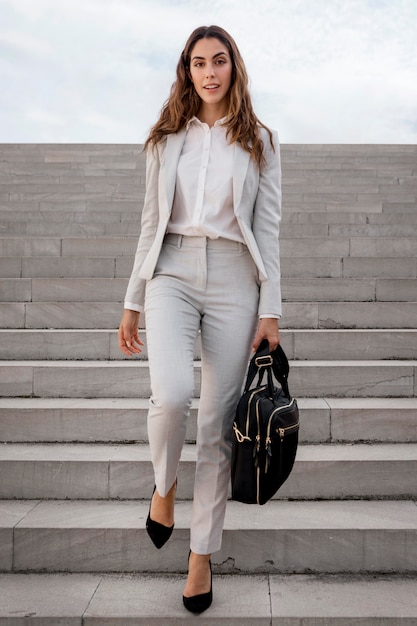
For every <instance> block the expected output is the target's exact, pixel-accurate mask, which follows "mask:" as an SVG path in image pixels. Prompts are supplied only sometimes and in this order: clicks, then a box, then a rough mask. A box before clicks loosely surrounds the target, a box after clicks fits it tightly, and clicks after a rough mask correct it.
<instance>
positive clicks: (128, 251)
mask: <svg viewBox="0 0 417 626" xmlns="http://www.w3.org/2000/svg"><path fill="white" fill-rule="evenodd" d="M137 243H138V238H137V236H135V237H129V236H126V237H107V238H106V237H96V238H89V239H85V238H81V239H80V238H77V237H72V238H66V239H63V241H62V256H64V257H66V256H76V257H92V256H93V257H109V256H114V257H118V256H132V255H134V254H135V251H136V246H137Z"/></svg>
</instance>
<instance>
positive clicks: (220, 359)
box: [145, 234, 259, 554]
mask: <svg viewBox="0 0 417 626" xmlns="http://www.w3.org/2000/svg"><path fill="white" fill-rule="evenodd" d="M258 300H259V283H258V277H257V269H256V266H255V263H254V261H253V259H252V257H251V255H250V253H249V252H248V250H247V247H246V246H245V245H243V244H241V243H237V242H232V241H229V240H226V239H214V240H211V239H207V238H206V237H185V236H184V237H183V236H181V235H173V234H170V235H167V236H166V237H165V240H164V244H163V246H162V250H161V253H160V257H159V260H158V264H157V266H156V270H155V275H154V277H153V278H152V280H150V281H149V282H148V283H147V287H146V298H145V315H146V336H147V345H148V355H149V365H150V376H151V389H152V396H151V398H150V406H149V413H148V434H149V444H150V450H151V458H152V463H153V467H154V472H155V484H156V486H157V489H158V493H160V495H161V496H165V495H166V493H167V492H168V491H169V489H170V487H171V486H172V485H173V483H174V481H175V478H176V475H177V470H178V465H179V461H180V456H181V450H182V447H183V444H184V439H185V431H186V422H187V418H188V416H189V412H190V407H191V401H192V398H193V395H194V348H195V343H196V339H197V336H198V331H199V330H201V391H200V401H199V410H198V421H197V444H196V449H197V463H196V472H195V482H194V498H193V509H192V519H191V543H190V547H191V550H192V551H193V552H195V553H197V554H211V553H212V552H216V551H217V550H219V549H220V547H221V539H222V531H223V524H224V516H225V510H226V500H227V496H228V488H229V482H230V458H231V445H232V425H233V419H234V414H235V409H236V404H237V401H238V400H239V397H240V394H241V391H242V384H243V381H244V377H245V372H246V368H247V365H248V359H249V355H250V350H251V344H252V341H253V338H254V333H255V330H256V325H257V309H258Z"/></svg>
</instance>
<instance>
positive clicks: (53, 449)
mask: <svg viewBox="0 0 417 626" xmlns="http://www.w3.org/2000/svg"><path fill="white" fill-rule="evenodd" d="M365 466H366V468H367V470H366V472H364V471H363V467H365ZM0 469H1V473H2V475H3V476H4V478H3V480H2V482H1V485H0V497H1V498H3V499H10V498H13V497H16V498H20V499H31V498H32V499H33V498H46V499H50V498H58V499H86V498H89V499H97V500H98V499H106V498H109V497H110V498H120V499H130V500H136V499H146V498H147V497H148V495H149V485H150V484H152V482H153V470H152V466H151V462H150V452H149V448H148V446H147V445H134V446H133V445H98V444H79V443H78V444H76V445H74V444H66V445H63V444H54V445H44V444H37V445H34V444H30V445H24V444H9V445H8V446H7V447H3V448H0ZM416 472H417V446H416V445H415V444H414V445H413V444H392V445H388V444H383V445H375V444H374V445H369V444H358V445H355V446H352V445H351V444H349V445H336V444H333V445H331V446H329V445H323V444H322V445H317V444H316V445H314V446H308V445H301V446H299V448H298V452H297V458H296V462H295V466H294V470H293V472H292V474H291V476H290V477H289V479H288V481H287V482H286V483H285V485H284V486H283V487H282V489H280V491H279V492H278V493H277V495H276V498H279V499H282V498H284V499H286V498H290V499H297V500H311V499H313V500H314V499H316V498H320V499H327V500H332V499H340V498H341V499H344V498H345V499H347V498H400V499H412V498H416V497H417V486H416V481H415V475H416ZM194 474H195V446H194V445H186V446H185V447H184V449H183V453H182V457H181V462H180V469H179V479H178V482H179V488H178V497H179V498H180V499H187V500H189V499H192V496H193V483H194Z"/></svg>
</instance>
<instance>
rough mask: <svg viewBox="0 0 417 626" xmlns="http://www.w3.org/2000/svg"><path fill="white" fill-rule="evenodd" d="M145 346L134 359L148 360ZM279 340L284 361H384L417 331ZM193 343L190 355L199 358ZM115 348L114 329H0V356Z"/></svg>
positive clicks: (99, 352) (292, 335) (109, 355)
mask: <svg viewBox="0 0 417 626" xmlns="http://www.w3.org/2000/svg"><path fill="white" fill-rule="evenodd" d="M139 335H140V337H141V339H142V341H144V343H145V345H144V346H143V351H142V352H141V354H140V355H138V357H137V358H140V359H146V358H147V348H146V331H145V330H141V331H140V333H139ZM281 342H282V346H283V348H284V350H285V353H286V355H287V357H288V358H289V359H296V360H306V359H315V360H333V359H334V360H341V359H342V357H343V359H346V360H358V361H363V360H380V359H381V360H386V359H405V360H407V359H413V358H414V357H415V355H417V330H411V329H392V330H382V329H381V330H374V329H373V330H371V329H369V330H348V329H341V330H318V329H316V330H285V329H284V330H282V331H281ZM200 352H201V346H200V342H199V341H198V342H197V346H196V351H195V357H196V358H200ZM129 358H130V357H125V356H124V355H123V353H122V352H121V351H120V349H119V345H118V337H117V331H116V330H105V329H101V330H98V329H94V330H60V329H48V330H44V329H38V330H9V329H7V330H0V359H3V360H14V361H16V360H21V361H23V360H25V361H29V360H43V359H52V360H69V359H75V360H78V361H79V360H97V359H99V360H123V359H124V360H127V359H129Z"/></svg>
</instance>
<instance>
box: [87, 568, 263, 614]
mask: <svg viewBox="0 0 417 626" xmlns="http://www.w3.org/2000/svg"><path fill="white" fill-rule="evenodd" d="M184 580H185V579H184V577H183V576H172V577H168V576H165V577H161V578H159V579H158V578H157V579H155V577H154V576H131V577H129V578H127V579H126V577H124V578H121V577H116V576H113V577H110V576H106V577H103V579H102V581H101V584H100V586H99V587H98V589H97V592H96V594H95V596H94V598H93V600H92V602H91V604H90V605H89V607H88V609H87V611H86V613H85V615H84V623H85V625H86V626H93V625H95V626H98V625H99V624H113V625H114V626H115V625H116V624H120V626H121V625H122V624H123V625H124V626H129V625H132V626H133V624H143V625H144V626H145V625H146V626H147V625H148V624H155V625H156V624H177V625H179V624H190V625H191V624H196V625H197V624H199V623H204V624H219V625H220V624H228V625H229V624H230V625H233V626H240V625H241V624H248V626H249V625H250V626H261V625H262V626H268V625H269V624H270V619H271V618H270V615H271V608H270V598H269V585H268V578H267V577H265V576H250V577H243V576H242V577H235V576H222V577H217V576H214V579H213V596H214V601H213V604H212V606H211V607H210V609H209V610H208V611H207V613H204V614H203V615H200V616H197V615H192V614H190V613H189V612H188V611H187V610H186V609H185V608H184V607H183V605H182V598H181V596H182V593H183V589H184ZM155 597H159V598H160V599H161V600H162V598H163V601H161V600H160V601H159V602H157V603H156V602H155Z"/></svg>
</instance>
